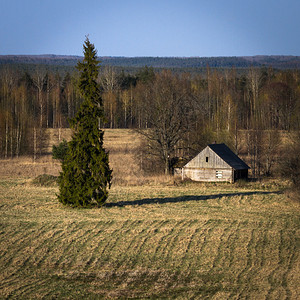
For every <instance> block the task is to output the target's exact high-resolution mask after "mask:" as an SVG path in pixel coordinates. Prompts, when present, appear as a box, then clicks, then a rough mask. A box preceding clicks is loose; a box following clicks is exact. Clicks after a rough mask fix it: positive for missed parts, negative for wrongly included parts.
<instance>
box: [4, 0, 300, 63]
mask: <svg viewBox="0 0 300 300" xmlns="http://www.w3.org/2000/svg"><path fill="white" fill-rule="evenodd" d="M299 13H300V0H251V1H250V0H226V1H225V0H82V1H78V0H0V54H65V55H82V44H83V42H84V40H85V36H86V35H87V34H88V35H89V38H90V40H91V42H93V43H94V44H95V47H96V48H97V50H98V55H99V56H186V57H189V56H244V55H300V17H299Z"/></svg>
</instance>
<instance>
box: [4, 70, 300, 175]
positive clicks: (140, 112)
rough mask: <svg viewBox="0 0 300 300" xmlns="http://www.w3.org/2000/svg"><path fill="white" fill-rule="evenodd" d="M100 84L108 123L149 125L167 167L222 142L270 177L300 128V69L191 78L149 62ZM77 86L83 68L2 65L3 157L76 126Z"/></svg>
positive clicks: (35, 151) (109, 73) (31, 149)
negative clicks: (284, 140) (62, 70)
mask: <svg viewBox="0 0 300 300" xmlns="http://www.w3.org/2000/svg"><path fill="white" fill-rule="evenodd" d="M98 81H99V84H100V86H101V90H102V98H103V103H104V112H105V116H106V120H107V122H106V123H105V124H101V126H102V127H108V128H136V129H139V130H141V132H143V134H144V135H146V136H147V138H148V141H149V143H148V146H147V147H148V148H149V149H150V150H151V153H152V154H153V155H157V156H158V157H160V159H162V160H163V161H164V166H165V171H167V169H170V167H171V166H172V165H174V164H175V163H178V158H179V157H190V156H192V155H194V154H195V153H196V152H197V151H199V150H200V149H201V147H202V146H205V144H207V143H211V142H213V141H214V140H215V141H217V142H226V143H228V144H229V145H230V146H231V147H232V148H234V149H235V151H236V152H239V151H241V149H242V147H244V148H245V149H246V151H247V154H248V156H249V157H251V167H252V169H253V172H254V173H256V174H261V173H265V174H270V173H271V168H272V165H273V162H274V151H275V150H274V149H275V148H276V147H277V146H278V141H279V137H278V135H279V132H280V131H294V130H299V128H300V72H299V70H277V71H274V70H273V69H272V68H254V67H251V68H249V69H247V70H246V71H245V72H244V73H243V74H239V73H237V71H236V70H235V69H234V68H232V69H226V70H222V71H220V70H218V69H211V68H209V67H207V68H206V69H205V73H204V74H193V75H191V74H190V73H181V74H177V73H174V72H171V71H170V70H169V71H168V70H163V71H161V72H155V71H154V70H153V69H152V68H148V67H144V68H141V69H139V70H138V71H137V72H136V73H135V74H128V73H124V72H116V69H114V68H113V67H109V66H106V67H103V69H102V72H101V73H100V76H99V78H98ZM77 85H78V77H77V73H76V72H74V73H66V74H64V75H61V74H59V73H57V72H53V71H49V70H47V69H46V68H42V67H41V66H36V68H35V70H33V71H32V72H31V73H30V74H29V73H27V72H23V71H20V70H16V69H14V68H10V67H8V66H7V67H6V68H2V69H1V73H0V156H1V157H2V158H12V157H15V156H20V155H29V154H30V155H33V157H34V158H36V157H37V156H38V155H40V154H41V153H42V151H43V142H44V140H45V139H46V138H47V137H46V136H45V129H47V128H64V127H68V126H69V124H68V119H69V118H72V117H74V115H75V113H76V111H77V110H78V108H79V106H80V104H81V102H82V98H81V96H80V93H79V91H78V88H77ZM144 129H146V130H144ZM243 131H244V136H243V141H244V142H243V143H244V144H245V143H246V145H242V144H241V132H243Z"/></svg>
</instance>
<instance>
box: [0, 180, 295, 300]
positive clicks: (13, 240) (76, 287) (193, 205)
mask: <svg viewBox="0 0 300 300" xmlns="http://www.w3.org/2000/svg"><path fill="white" fill-rule="evenodd" d="M56 192H57V188H56V187H49V188H45V187H35V186H32V185H31V184H29V181H28V180H25V179H18V180H17V179H2V180H1V181H0V199H1V202H0V269H1V274H0V298H6V297H12V298H48V299H51V298H55V297H57V298H69V299H83V298H89V299H93V298H102V297H103V298H129V297H133V298H149V297H151V298H156V297H157V298H175V297H176V298H193V297H195V298H207V299H238V298H239V299H245V298H247V299H297V298H299V297H300V294H299V287H298V285H299V280H300V278H299V274H300V266H299V263H300V259H299V204H298V203H296V202H292V201H287V200H286V199H285V196H284V195H283V194H281V193H279V192H278V188H276V187H274V186H273V187H272V186H270V187H265V189H264V190H262V189H261V188H259V187H258V186H256V187H255V186H248V187H247V186H246V187H243V188H242V187H238V186H236V185H229V184H224V185H223V184H220V185H204V184H195V183H189V184H185V185H179V186H171V185H170V186H168V185H147V186H141V187H140V186H131V187H120V186H116V185H115V186H114V187H113V188H112V190H111V194H110V198H109V203H108V204H107V206H106V207H103V208H101V209H90V210H75V209H71V208H67V207H62V206H61V205H60V204H59V203H58V202H57V200H56V196H55V193H56Z"/></svg>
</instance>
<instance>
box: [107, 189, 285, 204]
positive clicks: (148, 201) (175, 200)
mask: <svg viewBox="0 0 300 300" xmlns="http://www.w3.org/2000/svg"><path fill="white" fill-rule="evenodd" d="M279 193H281V192H244V193H242V192H239V193H223V194H215V195H201V196H196V195H186V196H180V197H172V198H170V197H167V198H145V199H140V200H133V201H119V202H113V203H105V204H104V206H106V207H116V206H118V207H122V206H130V205H145V204H165V203H178V202H187V201H206V200H212V199H219V198H222V197H234V196H251V195H268V194H279Z"/></svg>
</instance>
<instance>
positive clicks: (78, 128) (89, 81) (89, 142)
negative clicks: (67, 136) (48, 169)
mask: <svg viewBox="0 0 300 300" xmlns="http://www.w3.org/2000/svg"><path fill="white" fill-rule="evenodd" d="M83 47H84V59H83V61H82V62H78V64H77V69H78V70H79V72H80V79H79V90H80V92H81V94H82V96H83V98H84V101H83V103H82V105H81V107H80V109H79V111H78V112H77V114H76V116H75V117H74V118H73V119H72V120H70V126H71V128H72V129H73V136H72V140H71V141H70V142H69V144H68V152H67V155H66V157H65V159H64V161H63V162H62V172H61V174H60V179H59V195H58V199H59V201H60V202H62V203H63V204H67V205H71V206H82V207H88V206H90V205H92V204H98V205H102V204H103V203H104V202H105V201H106V199H107V196H108V188H110V184H111V178H112V170H111V169H110V168H109V160H108V153H107V152H106V151H105V149H104V148H103V134H104V132H103V131H102V130H101V129H100V128H99V122H100V120H101V119H103V104H102V99H101V95H100V90H99V86H98V84H97V82H96V79H97V77H98V70H99V66H98V64H99V61H98V60H97V51H96V49H95V47H94V45H93V44H91V43H90V41H89V39H88V38H86V40H85V43H84V45H83Z"/></svg>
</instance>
